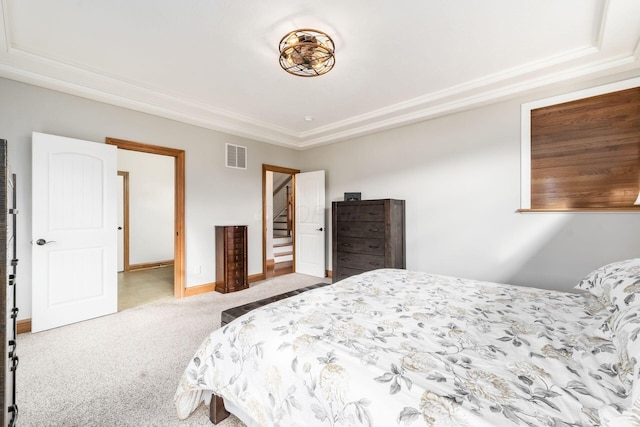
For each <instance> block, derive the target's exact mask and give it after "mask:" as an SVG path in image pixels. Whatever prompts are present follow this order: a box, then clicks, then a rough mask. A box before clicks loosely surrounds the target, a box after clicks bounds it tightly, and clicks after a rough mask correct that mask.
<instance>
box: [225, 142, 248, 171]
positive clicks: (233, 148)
mask: <svg viewBox="0 0 640 427" xmlns="http://www.w3.org/2000/svg"><path fill="white" fill-rule="evenodd" d="M227 167H228V168H234V169H246V168H247V147H243V146H241V145H233V144H227Z"/></svg>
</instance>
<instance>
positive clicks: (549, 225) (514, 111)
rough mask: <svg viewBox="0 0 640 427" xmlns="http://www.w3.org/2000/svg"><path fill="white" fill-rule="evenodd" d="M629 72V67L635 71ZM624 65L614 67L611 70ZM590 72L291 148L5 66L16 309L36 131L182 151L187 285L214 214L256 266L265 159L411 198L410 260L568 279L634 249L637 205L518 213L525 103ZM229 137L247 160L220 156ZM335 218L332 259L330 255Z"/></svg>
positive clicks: (3, 106)
mask: <svg viewBox="0 0 640 427" xmlns="http://www.w3.org/2000/svg"><path fill="white" fill-rule="evenodd" d="M636 76H637V73H636ZM629 77H633V75H626V76H618V77H616V78H617V79H622V78H629ZM616 78H608V79H607V80H606V81H605V80H601V81H593V82H589V83H583V84H581V85H574V86H571V87H569V86H567V87H564V88H557V89H555V90H553V91H545V92H544V93H542V92H541V93H537V94H531V95H527V96H523V97H522V98H520V99H516V100H510V101H505V102H501V103H497V104H493V105H489V106H485V107H482V108H477V109H474V110H469V111H465V112H460V113H456V114H451V115H448V116H445V117H441V118H437V119H433V120H430V121H426V122H421V123H417V124H414V125H410V126H405V127H402V128H398V129H394V130H389V131H385V132H380V133H377V134H372V135H368V136H365V137H361V138H355V139H352V140H349V141H346V142H343V143H338V144H333V145H328V146H324V147H318V148H315V149H311V150H306V151H301V152H300V151H296V150H290V149H286V148H282V147H277V146H274V145H269V144H263V143H259V142H256V141H252V140H248V139H245V138H241V137H236V136H232V135H227V134H223V133H220V132H215V131H211V130H207V129H203V128H198V127H196V126H191V125H186V124H183V123H179V122H175V121H171V120H167V119H163V118H159V117H155V116H152V115H149V114H144V113H139V112H134V111H131V110H127V109H124V108H120V107H115V106H110V105H106V104H102V103H99V102H95V101H91V100H87V99H83V98H79V97H75V96H71V95H65V94H62V93H59V92H55V91H51V90H47V89H42V88H38V87H35V86H31V85H26V84H22V83H18V82H14V81H11V80H6V79H0V137H2V138H5V139H7V140H8V141H9V156H10V161H11V164H12V168H13V170H14V171H15V172H16V173H17V174H18V184H19V202H18V207H19V209H20V212H21V213H20V226H19V248H18V256H19V258H20V276H19V278H20V279H19V287H18V304H19V305H20V307H21V310H20V318H21V319H24V318H29V317H31V271H30V270H31V246H30V244H29V241H30V240H31V238H32V236H31V224H30V218H31V200H30V199H31V132H34V131H36V132H44V133H49V134H54V135H61V136H66V137H71V138H79V139H85V140H89V141H97V142H103V141H104V139H105V137H115V138H121V139H127V140H132V141H136V142H141V143H148V144H154V145H161V146H166V147H173V148H178V149H184V150H186V169H187V171H186V204H187V206H186V230H187V234H186V270H187V274H186V285H187V286H196V285H199V284H205V283H210V282H212V281H214V279H215V264H214V232H213V227H214V225H217V224H240V223H242V224H247V225H248V226H249V274H256V273H259V272H261V270H262V253H261V251H262V243H261V238H262V231H261V230H262V222H261V219H262V185H261V182H262V169H261V165H262V163H268V164H273V165H278V166H283V167H290V168H296V169H301V170H302V171H312V170H318V169H324V170H326V176H327V195H326V200H327V225H328V226H329V227H330V218H331V216H330V207H331V201H334V200H341V199H342V197H343V193H344V192H346V191H360V192H362V194H363V197H364V198H368V199H374V198H387V197H391V198H398V199H404V200H406V202H407V267H408V268H409V269H413V270H422V271H428V272H433V273H439V274H447V275H454V276H459V277H468V278H475V279H482V280H491V281H498V282H510V283H515V284H521V285H530V286H539V287H544V288H554V289H560V290H570V289H571V288H572V287H573V286H574V285H575V283H576V282H577V281H578V280H579V279H580V277H582V276H583V275H584V274H586V273H587V272H588V271H590V270H591V269H592V268H595V267H597V266H599V265H602V264H605V263H607V262H610V261H614V260H619V259H626V258H632V257H637V256H638V255H640V239H638V235H639V231H640V214H639V213H535V214H534V213H529V214H520V213H516V209H518V208H519V196H520V190H519V189H520V104H521V103H523V102H529V101H532V100H536V99H540V98H546V97H548V96H552V95H555V94H559V93H564V92H568V91H572V90H577V89H581V88H584V87H590V86H593V85H597V84H602V83H606V82H609V81H614V80H616ZM226 142H229V143H233V144H239V145H244V146H247V147H248V150H249V151H248V153H249V154H248V169H247V170H246V171H245V170H236V169H228V168H225V167H224V149H225V147H224V144H225V143H226ZM330 232H331V231H330V229H329V230H328V233H327V260H328V261H327V263H328V265H327V268H328V269H330V268H331V250H330V248H331V244H330V243H331V241H330Z"/></svg>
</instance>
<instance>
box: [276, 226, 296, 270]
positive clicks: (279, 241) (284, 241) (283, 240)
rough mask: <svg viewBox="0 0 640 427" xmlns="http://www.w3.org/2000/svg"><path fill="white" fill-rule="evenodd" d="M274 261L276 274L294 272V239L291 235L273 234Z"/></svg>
mask: <svg viewBox="0 0 640 427" xmlns="http://www.w3.org/2000/svg"><path fill="white" fill-rule="evenodd" d="M274 232H275V230H274ZM273 262H274V264H273V269H274V275H275V276H279V275H281V274H288V273H292V272H293V240H292V239H291V236H275V235H274V236H273Z"/></svg>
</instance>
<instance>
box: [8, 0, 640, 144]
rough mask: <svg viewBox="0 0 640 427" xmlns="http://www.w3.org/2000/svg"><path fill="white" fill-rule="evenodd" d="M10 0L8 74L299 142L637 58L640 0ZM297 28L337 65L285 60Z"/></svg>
mask: <svg viewBox="0 0 640 427" xmlns="http://www.w3.org/2000/svg"><path fill="white" fill-rule="evenodd" d="M0 1H1V5H2V10H1V11H0V13H1V14H2V20H0V26H1V27H2V31H0V76H2V77H7V78H10V79H15V80H19V81H23V82H27V83H31V84H35V85H39V86H44V87H47V88H51V89H55V90H59V91H62V92H67V93H71V94H75V95H80V96H84V97H87V98H90V99H95V100H99V101H103V102H107V103H111V104H115V105H119V106H123V107H127V108H131V109H134V110H139V111H144V112H148V113H151V114H155V115H159V116H162V117H167V118H171V119H175V120H180V121H183V122H186V123H191V124H195V125H198V126H203V127H206V128H210V129H215V130H220V131H223V132H227V133H230V134H234V135H240V136H244V137H249V138H252V139H256V140H260V141H264V142H268V143H273V144H278V145H284V146H289V147H293V148H299V149H304V148H308V147H313V146H317V145H320V144H327V143H332V142H336V141H341V140H344V139H347V138H353V137H355V136H359V135H364V134H367V133H371V132H375V131H378V130H382V129H388V128H391V127H395V126H400V125H403V124H407V123H412V122H416V121H419V120H425V119H428V118H431V117H436V116H439V115H442V114H447V113H450V112H453V111H459V110H461V109H465V108H469V107H473V106H478V105H482V104H485V103H488V102H492V101H496V100H499V99H505V98H506V97H509V96H515V95H517V94H522V93H524V92H527V91H530V90H532V89H537V88H541V87H544V86H546V85H550V84H555V83H561V82H563V81H567V80H570V79H575V78H591V77H599V76H603V75H608V74H614V73H618V72H621V71H627V70H630V69H640V1H638V0H518V1H514V0H482V1H480V0H324V1H321V2H311V1H294V0H269V1H265V0H56V1H51V0H0ZM296 28H316V29H319V30H322V31H324V32H326V33H328V34H329V35H330V36H331V37H332V38H333V40H334V42H335V44H336V66H335V68H334V69H333V70H332V71H331V72H329V73H328V74H326V75H324V76H320V77H314V78H303V77H296V76H292V75H290V74H288V73H286V72H285V71H283V70H282V69H281V68H280V66H279V65H278V51H277V46H278V42H279V41H280V39H281V38H282V36H284V35H285V34H286V33H287V32H289V31H291V30H293V29H296ZM0 96H2V94H0ZM305 117H312V118H313V120H312V121H307V120H305Z"/></svg>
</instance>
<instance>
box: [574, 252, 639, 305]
mask: <svg viewBox="0 0 640 427" xmlns="http://www.w3.org/2000/svg"><path fill="white" fill-rule="evenodd" d="M575 289H581V290H584V291H587V292H589V293H591V294H592V295H595V296H596V297H598V298H599V299H600V300H601V301H602V302H603V303H604V304H605V305H607V306H611V308H610V310H611V311H617V310H623V311H624V309H625V308H626V307H629V306H631V305H637V304H640V297H637V296H636V294H637V293H639V292H640V258H634V259H629V260H626V261H618V262H613V263H611V264H607V265H605V266H603V267H600V268H597V269H595V270H593V271H592V272H591V273H589V274H587V275H586V276H585V277H584V278H583V279H582V280H580V282H578V284H577V285H576V287H575Z"/></svg>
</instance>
